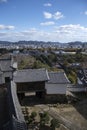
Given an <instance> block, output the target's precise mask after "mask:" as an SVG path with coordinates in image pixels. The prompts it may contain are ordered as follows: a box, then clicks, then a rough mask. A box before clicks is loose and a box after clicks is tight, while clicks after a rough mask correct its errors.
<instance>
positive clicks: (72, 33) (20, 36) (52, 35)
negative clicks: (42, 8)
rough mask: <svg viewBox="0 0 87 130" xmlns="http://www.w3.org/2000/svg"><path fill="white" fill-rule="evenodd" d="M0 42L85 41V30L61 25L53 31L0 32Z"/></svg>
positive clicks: (75, 26) (86, 33)
mask: <svg viewBox="0 0 87 130" xmlns="http://www.w3.org/2000/svg"><path fill="white" fill-rule="evenodd" d="M0 40H9V41H19V40H38V41H59V42H63V43H64V42H70V41H86V42H87V28H86V27H84V26H81V25H79V24H77V25H73V24H69V25H61V26H57V27H54V28H53V31H43V30H39V29H36V28H31V29H29V30H26V31H22V32H18V31H17V32H10V31H8V32H7V31H6V32H1V33H0Z"/></svg>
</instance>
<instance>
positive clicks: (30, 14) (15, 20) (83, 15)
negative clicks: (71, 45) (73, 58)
mask: <svg viewBox="0 0 87 130" xmlns="http://www.w3.org/2000/svg"><path fill="white" fill-rule="evenodd" d="M0 40H3V41H20V40H27V41H29V40H33V41H34V40H37V41H46V42H47V41H52V42H62V43H66V42H71V41H82V42H87V0H0Z"/></svg>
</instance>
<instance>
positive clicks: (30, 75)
mask: <svg viewBox="0 0 87 130" xmlns="http://www.w3.org/2000/svg"><path fill="white" fill-rule="evenodd" d="M48 79H49V77H48V74H47V71H46V69H24V70H18V71H16V72H15V73H14V81H15V82H16V83H20V82H38V81H47V80H48Z"/></svg>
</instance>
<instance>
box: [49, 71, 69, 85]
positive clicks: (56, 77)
mask: <svg viewBox="0 0 87 130" xmlns="http://www.w3.org/2000/svg"><path fill="white" fill-rule="evenodd" d="M48 75H49V79H50V80H49V81H48V83H55V84H56V83H61V84H62V83H70V82H69V80H68V78H67V77H66V74H65V73H64V72H49V73H48Z"/></svg>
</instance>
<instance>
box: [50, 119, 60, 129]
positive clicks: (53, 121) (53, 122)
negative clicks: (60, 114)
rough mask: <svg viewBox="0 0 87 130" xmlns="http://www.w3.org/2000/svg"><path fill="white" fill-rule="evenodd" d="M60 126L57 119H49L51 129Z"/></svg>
mask: <svg viewBox="0 0 87 130" xmlns="http://www.w3.org/2000/svg"><path fill="white" fill-rule="evenodd" d="M59 127H60V123H59V121H58V120H57V119H52V120H51V128H52V130H55V128H59Z"/></svg>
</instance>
